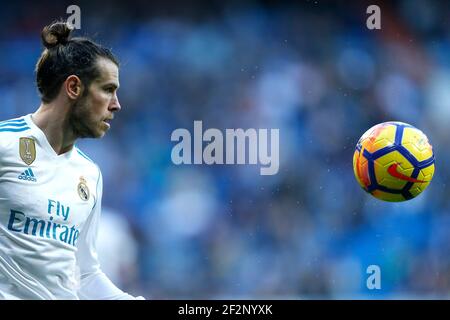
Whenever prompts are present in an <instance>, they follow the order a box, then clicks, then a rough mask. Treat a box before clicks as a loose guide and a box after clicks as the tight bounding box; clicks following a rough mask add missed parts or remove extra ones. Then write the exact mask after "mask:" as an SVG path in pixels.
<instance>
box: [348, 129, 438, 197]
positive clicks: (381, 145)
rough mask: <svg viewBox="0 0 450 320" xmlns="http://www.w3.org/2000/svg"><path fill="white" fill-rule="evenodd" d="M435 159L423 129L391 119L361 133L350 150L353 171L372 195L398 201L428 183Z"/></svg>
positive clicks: (418, 191) (411, 195)
mask: <svg viewBox="0 0 450 320" xmlns="http://www.w3.org/2000/svg"><path fill="white" fill-rule="evenodd" d="M434 162H435V159H434V153H433V147H432V146H431V144H430V142H429V140H428V138H427V136H426V135H425V134H424V133H423V132H422V131H420V130H419V129H417V128H415V127H413V126H412V125H409V124H407V123H403V122H394V121H392V122H383V123H380V124H377V125H375V126H373V127H372V128H370V129H369V130H367V131H366V132H365V133H364V134H363V135H362V137H361V138H360V139H359V141H358V143H357V144H356V149H355V153H354V154H353V171H354V174H355V178H356V181H358V183H359V185H360V186H361V187H362V188H363V189H364V190H365V191H366V192H368V193H370V194H371V195H372V196H374V197H375V198H377V199H380V200H384V201H392V202H400V201H406V200H410V199H413V198H415V197H417V196H418V195H419V194H421V193H422V192H423V191H424V190H425V189H426V188H427V187H428V185H429V184H430V182H431V180H432V179H433V175H434V169H435V163H434Z"/></svg>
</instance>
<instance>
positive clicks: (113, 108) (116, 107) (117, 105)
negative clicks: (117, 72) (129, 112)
mask: <svg viewBox="0 0 450 320" xmlns="http://www.w3.org/2000/svg"><path fill="white" fill-rule="evenodd" d="M109 109H110V110H111V111H120V109H122V107H121V105H120V102H119V98H117V95H115V96H114V98H113V99H112V100H111V104H110V106H109Z"/></svg>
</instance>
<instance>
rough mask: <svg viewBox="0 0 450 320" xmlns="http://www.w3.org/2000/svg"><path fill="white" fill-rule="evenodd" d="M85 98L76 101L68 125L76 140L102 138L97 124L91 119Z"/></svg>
mask: <svg viewBox="0 0 450 320" xmlns="http://www.w3.org/2000/svg"><path fill="white" fill-rule="evenodd" d="M86 98H87V97H81V98H80V99H78V100H77V101H76V102H75V103H74V105H73V107H72V112H71V114H70V117H69V125H70V126H71V127H72V130H73V132H74V134H75V135H76V136H77V137H78V138H100V137H102V136H103V134H104V133H103V132H101V130H100V128H99V127H98V124H97V123H96V122H95V121H94V120H92V119H91V117H92V114H91V110H90V109H91V108H90V107H89V105H88V103H87V99H86Z"/></svg>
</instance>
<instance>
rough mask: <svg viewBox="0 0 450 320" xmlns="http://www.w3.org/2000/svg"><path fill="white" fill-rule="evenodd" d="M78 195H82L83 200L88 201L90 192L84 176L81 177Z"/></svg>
mask: <svg viewBox="0 0 450 320" xmlns="http://www.w3.org/2000/svg"><path fill="white" fill-rule="evenodd" d="M77 189H78V195H79V196H80V198H81V200H84V201H88V200H89V196H90V192H89V188H88V186H87V184H86V180H85V179H84V178H83V177H80V183H79V184H78V188H77Z"/></svg>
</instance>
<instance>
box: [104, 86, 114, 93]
mask: <svg viewBox="0 0 450 320" xmlns="http://www.w3.org/2000/svg"><path fill="white" fill-rule="evenodd" d="M105 91H106V92H108V93H113V92H114V87H106V88H105Z"/></svg>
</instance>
